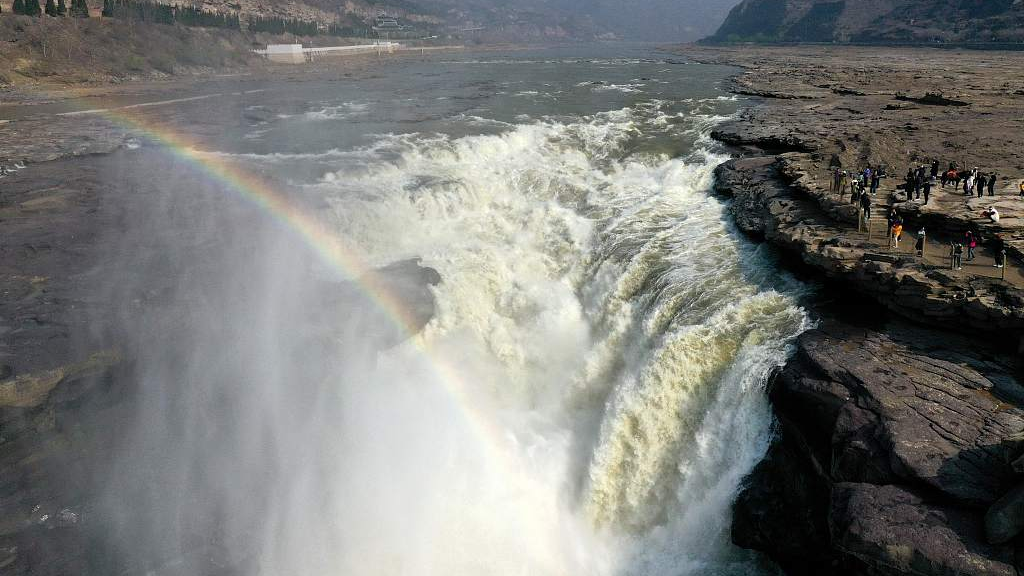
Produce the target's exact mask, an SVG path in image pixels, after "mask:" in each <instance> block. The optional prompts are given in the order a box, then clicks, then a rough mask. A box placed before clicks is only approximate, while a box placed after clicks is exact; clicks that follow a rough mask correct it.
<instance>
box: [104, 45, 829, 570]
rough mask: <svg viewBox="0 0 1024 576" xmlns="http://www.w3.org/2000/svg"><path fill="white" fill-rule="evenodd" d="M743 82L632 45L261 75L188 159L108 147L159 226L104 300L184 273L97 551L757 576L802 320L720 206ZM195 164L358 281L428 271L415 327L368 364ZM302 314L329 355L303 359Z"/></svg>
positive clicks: (140, 316)
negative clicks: (779, 420) (719, 168)
mask: <svg viewBox="0 0 1024 576" xmlns="http://www.w3.org/2000/svg"><path fill="white" fill-rule="evenodd" d="M731 73H732V71H731V70H730V69H728V68H721V67H713V66H706V65H697V64H689V63H685V62H683V61H680V60H677V59H675V58H674V57H669V56H667V55H666V54H664V53H661V52H657V51H654V50H652V49H649V48H643V47H615V46H607V47H577V48H570V49H566V48H563V49H550V50H528V51H525V50H524V51H515V52H507V53H505V52H493V51H492V52H482V53H474V52H454V53H447V54H437V55H434V56H432V57H430V58H427V59H425V60H422V61H420V60H402V61H398V62H394V63H390V64H388V65H386V66H382V67H381V68H380V69H378V70H375V71H373V72H372V73H371V74H368V75H366V77H364V78H361V79H359V80H357V81H335V82H329V81H322V82H304V83H299V84H295V85H290V84H289V83H287V82H286V81H282V82H280V83H268V84H267V85H266V86H262V87H261V90H262V91H261V92H259V93H253V94H247V95H244V96H239V98H238V99H237V100H236V101H234V104H233V106H235V108H234V110H235V111H236V112H237V114H235V115H234V116H232V117H231V118H228V119H225V121H224V123H223V125H222V126H217V128H216V129H211V130H210V131H209V133H208V134H207V137H206V138H205V139H203V140H202V144H201V145H200V144H195V146H201V149H192V150H189V151H188V155H187V157H181V156H179V157H177V158H175V157H173V156H172V155H169V154H167V150H166V147H167V144H166V142H164V143H163V144H161V143H160V142H153V143H150V144H149V145H145V144H144V145H143V146H142V147H141V149H139V150H136V151H134V152H129V153H125V154H122V155H121V156H120V157H119V159H118V160H117V162H118V163H119V164H118V166H119V168H118V169H117V170H112V171H111V172H110V173H109V174H108V177H109V178H110V179H111V181H113V180H115V179H116V180H119V181H124V180H125V179H128V180H131V181H132V182H134V184H132V185H133V186H137V188H138V197H139V198H140V199H145V202H146V206H149V207H151V208H147V210H152V214H153V217H152V218H150V219H141V220H139V221H137V223H136V224H133V225H131V226H130V227H131V228H132V230H130V231H128V232H127V233H125V234H123V235H119V236H118V242H119V243H121V246H122V248H121V249H120V250H117V251H115V252H112V253H117V254H121V255H122V258H123V264H122V265H123V267H124V270H125V273H124V276H121V277H120V278H122V280H121V281H119V282H118V283H117V285H116V286H113V287H112V286H105V287H104V288H103V289H104V290H106V291H107V292H105V294H107V295H108V296H109V297H110V298H114V299H119V298H123V299H125V300H126V301H127V300H130V298H129V297H128V296H127V294H128V292H129V290H128V288H126V286H131V285H132V281H131V280H130V278H137V277H142V276H145V271H146V270H148V269H149V268H147V267H148V266H156V267H163V268H164V269H166V270H171V271H173V274H172V277H173V278H175V279H176V282H174V283H173V286H171V287H169V288H168V289H167V290H168V293H167V294H159V295H156V296H153V301H154V302H161V303H162V304H161V305H160V306H156V305H154V306H151V307H150V306H144V307H143V308H144V309H145V310H144V311H142V312H139V313H137V314H136V313H132V312H126V314H125V319H124V321H123V324H124V326H125V327H124V328H123V329H124V330H126V331H128V332H129V333H130V334H131V335H132V338H133V341H134V342H136V343H137V344H138V350H139V351H140V352H139V360H138V363H137V370H138V375H139V378H140V381H141V382H142V389H141V392H140V393H139V396H140V400H139V416H138V418H137V420H136V421H135V422H134V423H133V424H131V425H130V426H128V427H127V428H126V430H125V432H124V435H125V438H126V441H125V448H124V454H123V457H122V458H121V462H120V463H119V464H118V465H116V466H114V467H113V468H112V470H113V471H114V474H112V476H113V477H114V478H115V479H114V480H112V481H111V483H110V493H109V494H108V496H107V499H106V502H107V504H106V505H107V507H108V509H110V510H113V512H112V513H111V514H110V518H112V519H111V520H110V522H111V523H112V524H111V529H110V534H111V536H110V537H111V538H116V539H118V540H119V541H120V542H121V544H120V545H121V546H123V547H124V548H125V549H131V550H133V551H134V553H135V554H136V555H140V556H141V557H142V558H143V560H142V562H146V560H145V559H146V558H149V559H152V558H173V557H174V551H176V550H177V551H180V550H183V549H188V548H190V547H191V548H195V546H196V545H197V544H196V542H202V543H204V544H203V545H206V544H208V543H209V542H215V543H216V547H217V549H218V550H219V551H220V552H218V554H219V555H221V556H223V558H224V560H223V562H224V564H226V565H233V566H236V567H240V568H238V570H239V572H241V573H260V574H280V575H285V574H291V575H296V574H302V575H308V576H313V575H321V574H323V575H326V574H359V575H365V576H370V575H399V574H409V575H416V576H425V575H431V574H436V575H439V576H440V575H445V576H453V575H471V574H472V575H482V574H488V575H495V576H506V575H513V574H515V575H525V574H529V575H531V576H542V575H588V576H592V575H638V576H639V575H644V576H663V575H664V576H669V575H687V574H715V575H730V574H735V575H737V576H739V575H747V574H754V573H758V572H765V573H770V572H771V571H772V570H773V569H772V568H771V567H770V566H769V565H767V564H766V563H764V562H763V561H761V560H759V559H758V558H757V557H755V556H754V555H752V554H750V553H748V552H745V551H742V550H740V549H738V548H736V547H735V546H733V545H732V544H731V543H730V538H729V526H730V517H731V514H730V506H731V503H732V500H733V498H734V497H735V495H736V493H737V490H738V488H739V485H740V482H741V479H742V478H743V476H744V475H745V474H746V473H747V472H749V470H750V469H751V468H752V467H753V466H754V464H756V462H757V461H758V460H759V458H760V457H761V456H762V455H763V453H764V451H765V450H766V448H767V444H768V440H769V437H770V432H771V425H772V416H771V412H770V409H769V405H768V402H767V398H766V395H765V391H764V386H765V381H766V377H767V376H768V375H769V373H770V372H771V371H772V369H773V368H774V367H776V366H778V365H780V364H781V363H782V362H783V361H784V359H785V357H786V354H787V351H788V349H789V346H790V345H791V344H792V342H793V340H794V338H795V337H796V336H797V335H798V334H799V333H800V332H801V331H803V330H805V329H806V328H807V327H808V323H809V319H808V316H807V314H806V313H805V311H804V310H803V309H802V308H801V307H800V305H799V299H800V296H801V295H802V293H803V292H804V291H805V289H806V288H805V287H804V286H803V285H802V284H801V283H799V282H797V281H796V280H794V279H793V278H791V277H789V276H788V275H786V274H785V273H784V272H782V271H781V270H780V268H779V266H778V264H777V262H776V260H775V258H774V256H773V255H772V254H771V253H770V252H769V251H768V250H767V249H766V248H764V247H762V246H761V245H758V244H755V243H752V242H749V241H747V240H746V239H744V238H743V237H742V236H741V235H740V234H739V233H738V232H737V231H736V229H735V228H734V227H733V225H732V224H731V222H730V219H729V216H728V213H727V207H726V205H725V204H724V202H723V201H722V200H720V199H718V198H715V197H714V196H713V195H712V194H711V186H712V179H713V169H714V167H715V166H716V165H717V164H718V163H720V162H722V161H724V160H725V159H726V158H727V156H726V155H725V154H724V151H723V150H721V149H720V148H719V147H718V146H716V145H715V143H713V142H712V141H711V140H710V138H709V137H708V133H709V131H710V130H711V128H712V127H713V126H714V125H715V124H716V123H717V122H720V121H721V120H723V119H724V118H726V117H728V116H729V115H732V114H735V113H736V112H737V109H738V107H739V106H740V105H741V103H740V102H737V100H736V98H735V97H733V96H730V95H729V94H728V93H727V92H725V91H723V90H722V88H721V84H722V82H723V80H724V79H725V78H727V76H728V75H729V74H731ZM192 105H193V106H207V105H208V104H206V103H195V104H192ZM209 105H212V104H209ZM179 148H180V145H179ZM197 159H198V160H197ZM204 159H205V160H204ZM211 159H216V161H217V162H219V163H227V164H230V166H231V167H232V170H234V171H237V172H239V173H246V174H256V175H259V176H260V177H261V178H264V179H266V180H267V181H269V182H272V185H273V186H274V187H277V188H279V189H282V190H287V191H288V195H289V198H292V199H294V201H295V202H297V203H300V204H302V205H303V206H307V207H311V209H313V210H315V213H316V214H317V218H318V219H319V220H320V221H321V222H323V223H325V225H327V226H328V227H329V228H330V230H331V231H332V232H333V233H334V234H336V235H337V236H338V237H341V238H344V239H345V241H346V242H347V243H349V244H350V245H351V246H354V247H355V249H356V250H357V251H358V253H359V257H360V258H361V259H362V260H363V261H365V262H367V263H370V264H372V265H385V264H388V263H390V262H394V261H397V260H402V259H407V258H412V257H417V258H421V259H422V263H423V265H425V266H430V267H433V268H435V269H436V270H437V271H439V272H440V274H441V276H442V279H443V281H442V282H441V283H440V284H438V285H437V286H436V287H434V288H433V291H434V296H435V298H436V304H437V306H436V314H435V317H434V318H433V320H432V321H431V322H430V323H429V324H428V325H427V327H426V328H425V329H424V331H423V332H422V333H421V334H419V335H418V336H416V337H415V338H413V339H410V340H408V341H405V342H404V343H401V344H399V345H397V346H393V347H389V348H387V349H384V350H380V349H376V348H374V347H372V346H369V345H362V343H365V342H368V341H370V340H372V338H370V337H369V335H368V334H367V333H366V331H367V330H370V331H372V327H371V328H369V329H368V328H367V327H366V326H365V324H359V325H358V327H356V324H354V323H353V324H349V319H350V318H351V315H352V314H355V313H356V312H357V310H355V309H354V308H353V309H346V308H345V305H342V306H341V309H340V310H341V311H340V312H339V310H337V309H330V308H329V305H328V304H325V300H324V298H323V291H324V288H323V286H324V285H325V283H327V284H329V283H331V282H334V281H344V280H345V279H346V278H345V274H344V272H345V271H344V270H342V269H339V268H338V267H337V266H332V265H331V264H330V263H329V262H327V263H325V262H324V260H323V258H322V257H321V256H322V255H321V254H318V250H317V248H318V246H316V245H315V242H313V241H311V240H310V239H309V238H308V237H304V236H303V235H302V234H301V233H296V230H295V228H296V226H295V224H294V222H289V220H288V218H286V217H283V216H282V209H281V208H280V207H276V208H275V207H274V206H268V205H266V204H265V203H264V204H263V205H261V204H260V202H259V200H258V199H257V201H256V202H253V198H251V197H250V198H246V197H245V196H246V194H245V193H239V192H238V191H237V190H235V191H231V190H230V188H231V186H230V185H229V184H230V183H226V182H225V181H224V178H219V179H218V178H214V177H211V176H210V173H209V170H206V171H204V170H202V169H201V164H202V163H203V162H204V161H205V162H210V161H212V160H211ZM235 188H238V186H237V185H236V186H235ZM243 192H244V191H243ZM250 196H251V195H250ZM140 202H142V200H140ZM186 231H187V232H186ZM299 232H301V230H300V231H299ZM133 301H134V300H133ZM359 302H361V303H360V304H358V305H357V304H348V306H350V307H355V308H358V307H360V306H373V305H374V304H373V299H372V298H371V299H366V300H360V301H359ZM157 310H159V312H157ZM154 315H159V317H158V318H157V317H154ZM311 317H317V318H319V320H323V319H325V318H326V319H327V320H328V322H327V324H329V328H328V329H329V330H330V331H334V332H336V334H335V336H334V337H331V338H327V339H326V342H327V343H325V339H324V338H319V337H318V338H316V339H314V340H315V342H316V344H313V343H311V340H310V339H309V338H307V337H308V332H309V331H310V326H311V325H312V324H313V323H311V321H310V320H309V319H310V318H311ZM316 324H317V326H318V329H320V328H319V327H320V326H321V324H323V322H319V323H316ZM139 550H142V551H143V552H142V553H139Z"/></svg>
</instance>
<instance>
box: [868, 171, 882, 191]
mask: <svg viewBox="0 0 1024 576" xmlns="http://www.w3.org/2000/svg"><path fill="white" fill-rule="evenodd" d="M881 179H882V176H881V174H880V173H879V171H878V170H875V171H874V173H872V174H871V195H872V196H874V195H875V194H876V193H877V192H878V185H879V184H880V183H881Z"/></svg>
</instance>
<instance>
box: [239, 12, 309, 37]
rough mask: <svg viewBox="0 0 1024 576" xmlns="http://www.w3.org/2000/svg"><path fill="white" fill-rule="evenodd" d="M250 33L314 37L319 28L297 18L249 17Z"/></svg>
mask: <svg viewBox="0 0 1024 576" xmlns="http://www.w3.org/2000/svg"><path fill="white" fill-rule="evenodd" d="M249 31H250V32H267V33H270V34H285V33H287V34H295V35H296V36H316V35H317V34H319V33H320V26H319V25H318V24H317V23H316V22H311V21H308V20H299V19H298V18H278V17H276V16H269V17H261V16H249Z"/></svg>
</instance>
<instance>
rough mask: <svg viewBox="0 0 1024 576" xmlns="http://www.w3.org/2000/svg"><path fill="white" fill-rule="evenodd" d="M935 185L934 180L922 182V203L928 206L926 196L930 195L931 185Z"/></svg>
mask: <svg viewBox="0 0 1024 576" xmlns="http://www.w3.org/2000/svg"><path fill="white" fill-rule="evenodd" d="M934 184H935V178H934V177H933V178H929V179H927V180H925V181H924V203H925V204H928V196H930V195H931V193H932V185H934Z"/></svg>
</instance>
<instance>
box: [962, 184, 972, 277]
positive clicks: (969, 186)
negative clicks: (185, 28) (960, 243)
mask: <svg viewBox="0 0 1024 576" xmlns="http://www.w3.org/2000/svg"><path fill="white" fill-rule="evenodd" d="M972 194H974V174H969V175H968V176H967V178H966V179H964V196H971V195H972ZM968 260H969V258H968Z"/></svg>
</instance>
